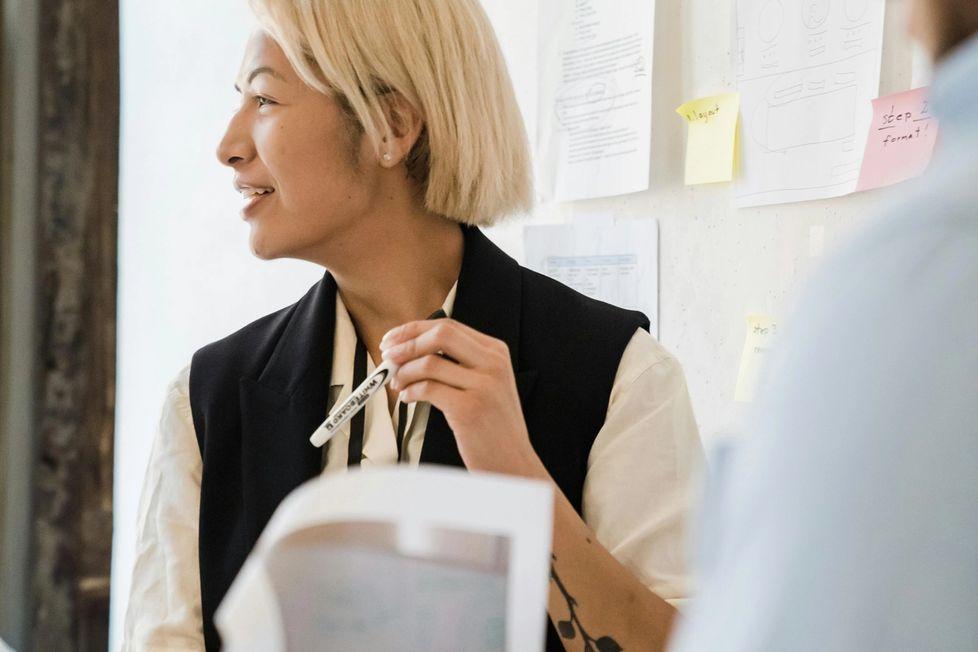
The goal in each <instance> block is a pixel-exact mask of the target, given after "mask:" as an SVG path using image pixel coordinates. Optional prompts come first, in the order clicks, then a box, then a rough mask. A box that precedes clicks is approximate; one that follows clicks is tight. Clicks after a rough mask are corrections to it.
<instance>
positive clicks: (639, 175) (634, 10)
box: [537, 0, 655, 201]
mask: <svg viewBox="0 0 978 652" xmlns="http://www.w3.org/2000/svg"><path fill="white" fill-rule="evenodd" d="M654 20H655V2H654V0H574V1H573V2H568V1H567V0H542V1H541V2H540V13H539V21H540V22H539V33H540V40H539V48H540V49H539V62H540V80H539V88H538V94H539V95H538V97H539V105H538V106H539V109H538V110H539V115H538V129H537V139H538V142H537V163H538V170H537V176H538V179H539V180H540V183H539V187H540V190H541V193H542V194H543V195H544V196H545V197H546V198H547V199H552V200H555V201H570V200H575V199H587V198H591V197H607V196H612V195H621V194H625V193H630V192H638V191H641V190H646V189H647V188H648V187H649V151H650V147H649V137H650V132H651V121H652V31H653V24H654Z"/></svg>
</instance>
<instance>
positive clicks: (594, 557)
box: [533, 465, 676, 652]
mask: <svg viewBox="0 0 978 652" xmlns="http://www.w3.org/2000/svg"><path fill="white" fill-rule="evenodd" d="M533 476H534V477H536V478H538V479H541V480H546V481H548V482H550V483H551V485H552V486H553V487H554V525H553V556H552V565H551V573H550V595H549V599H548V602H547V613H548V614H549V616H550V620H551V621H552V622H553V624H554V627H556V629H557V632H558V633H559V634H560V638H561V642H562V643H563V644H564V648H565V649H566V650H568V651H573V652H579V651H581V650H594V651H595V652H605V651H607V650H642V651H643V652H644V651H646V650H663V649H665V646H666V642H667V640H668V638H669V632H670V631H671V628H672V623H673V619H674V618H675V616H676V610H675V608H673V607H672V605H670V604H669V603H668V602H666V601H665V600H663V599H662V598H660V597H659V596H657V595H656V594H654V593H652V592H651V591H649V589H648V588H646V587H645V585H643V584H642V583H641V582H639V581H638V579H637V578H636V577H635V576H634V575H633V574H632V573H631V571H629V570H628V569H627V568H625V567H624V566H623V565H622V564H621V563H620V562H619V561H618V560H617V559H615V558H614V557H613V556H612V555H611V553H610V552H608V551H607V550H606V549H605V547H604V546H603V545H601V544H600V543H599V542H598V540H597V539H596V538H595V536H594V533H593V532H592V531H591V529H590V528H588V526H587V525H586V524H585V523H584V521H583V520H582V519H581V517H580V516H579V515H578V514H577V512H576V511H575V510H574V508H573V506H571V504H570V502H569V501H568V500H567V498H566V497H565V496H564V494H563V493H562V492H561V491H560V488H559V487H557V485H556V484H555V483H554V482H553V480H552V479H551V477H550V475H549V474H548V473H547V472H546V470H545V469H543V468H542V465H541V466H540V467H539V468H538V469H536V471H535V472H534V473H533Z"/></svg>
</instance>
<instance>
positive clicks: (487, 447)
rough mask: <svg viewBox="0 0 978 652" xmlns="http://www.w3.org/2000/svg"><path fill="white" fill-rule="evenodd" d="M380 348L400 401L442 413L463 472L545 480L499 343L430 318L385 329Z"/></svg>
mask: <svg viewBox="0 0 978 652" xmlns="http://www.w3.org/2000/svg"><path fill="white" fill-rule="evenodd" d="M380 349H381V352H382V354H383V358H384V360H391V361H392V362H394V363H396V364H398V365H400V368H399V369H398V371H397V373H396V374H394V377H393V379H392V380H391V387H392V388H393V389H395V390H398V391H400V392H401V396H400V398H401V400H402V401H404V402H408V403H410V402H414V401H427V402H429V403H431V404H432V405H434V406H435V407H437V408H438V409H439V410H441V411H442V412H443V413H444V414H445V419H446V420H447V421H448V425H449V426H450V427H451V429H452V431H453V432H454V433H455V441H456V443H457V444H458V450H459V453H460V454H461V456H462V460H463V461H464V462H465V466H466V467H467V468H468V469H470V470H479V471H494V472H497V473H508V474H511V475H522V476H527V477H537V478H539V477H541V472H542V473H543V475H544V476H546V470H544V467H543V463H542V462H541V461H540V458H539V457H538V456H537V454H536V452H535V451H534V450H533V446H532V445H531V444H530V437H529V434H528V433H527V430H526V422H525V421H524V420H523V411H522V409H521V408H520V399H519V395H518V394H517V392H516V380H515V378H514V376H513V366H512V364H511V363H510V360H509V347H507V346H506V343H505V342H503V341H501V340H497V339H495V338H493V337H489V336H488V335H484V334H482V333H480V332H478V331H476V330H474V329H472V328H469V327H468V326H465V325H464V324H461V323H459V322H457V321H453V320H451V319H433V320H426V321H413V322H408V323H407V324H404V325H403V326H398V327H397V328H394V329H392V330H391V331H389V332H388V333H387V334H386V335H385V336H384V339H383V340H381V342H380ZM441 354H444V355H441Z"/></svg>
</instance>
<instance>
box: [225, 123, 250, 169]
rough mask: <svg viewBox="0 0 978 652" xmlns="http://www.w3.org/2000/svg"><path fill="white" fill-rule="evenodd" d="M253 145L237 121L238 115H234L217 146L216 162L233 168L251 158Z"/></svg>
mask: <svg viewBox="0 0 978 652" xmlns="http://www.w3.org/2000/svg"><path fill="white" fill-rule="evenodd" d="M253 151H254V145H253V144H252V142H251V139H250V137H249V136H248V134H247V130H246V129H244V128H243V125H242V124H241V121H240V120H239V114H237V113H235V114H234V115H233V116H232V117H231V121H230V122H229V123H228V126H227V129H226V130H225V132H224V136H223V137H222V138H221V142H219V143H218V144H217V152H216V153H217V160H218V161H220V162H221V165H227V166H229V167H234V166H235V165H236V164H238V163H240V162H241V161H246V160H248V159H249V158H250V157H251V156H252V152H253Z"/></svg>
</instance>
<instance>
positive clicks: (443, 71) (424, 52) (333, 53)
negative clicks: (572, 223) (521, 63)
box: [249, 0, 533, 226]
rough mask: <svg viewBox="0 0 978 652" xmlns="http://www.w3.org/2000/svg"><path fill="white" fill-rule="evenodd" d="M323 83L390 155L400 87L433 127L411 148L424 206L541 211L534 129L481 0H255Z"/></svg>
mask: <svg viewBox="0 0 978 652" xmlns="http://www.w3.org/2000/svg"><path fill="white" fill-rule="evenodd" d="M249 3H250V5H251V9H252V11H253V12H254V13H255V16H256V17H257V19H258V21H259V24H260V25H261V27H262V28H263V29H264V30H265V31H266V32H268V34H269V35H270V36H271V37H272V38H274V39H275V41H276V42H277V43H278V44H279V47H281V48H282V51H283V52H284V53H285V55H286V57H287V58H288V60H289V62H290V63H291V64H292V67H293V68H294V69H295V70H296V73H297V74H298V75H299V76H300V78H301V79H302V80H303V81H304V82H305V83H306V84H307V85H309V86H310V87H311V88H313V89H316V90H318V91H319V92H321V93H324V94H327V95H331V96H333V97H335V98H336V99H337V101H338V102H339V104H340V106H341V107H342V108H343V110H344V111H345V112H346V113H347V117H348V118H349V119H351V120H352V125H353V127H354V128H355V129H356V130H357V133H358V134H359V133H365V134H366V135H367V137H368V138H369V139H370V141H371V143H372V145H373V148H374V151H375V152H376V155H377V156H378V158H379V157H380V156H381V144H382V142H383V139H384V138H391V125H390V124H389V123H388V120H387V117H386V116H387V114H386V113H385V111H384V106H385V102H387V103H390V100H391V97H392V96H391V93H398V94H400V96H401V97H403V98H404V100H406V101H407V102H408V103H409V104H410V105H411V106H412V107H414V108H415V109H416V110H417V111H418V112H419V114H420V115H421V116H422V119H423V121H424V126H423V128H422V131H421V134H420V135H419V137H418V140H417V142H416V143H415V145H414V147H413V148H412V150H411V152H410V153H409V154H408V155H407V157H406V158H405V164H406V165H407V168H408V173H409V175H410V176H411V178H412V179H414V180H415V181H416V183H417V186H418V188H417V189H418V192H419V195H423V198H424V207H425V208H426V209H427V210H429V211H432V212H434V213H438V214H441V215H444V216H446V217H448V218H451V219H453V220H455V221H458V222H462V223H465V224H471V225H476V226H489V225H491V224H493V223H495V222H496V221H498V219H499V218H501V217H503V216H506V215H511V214H513V213H518V212H526V211H529V210H530V208H531V207H532V203H533V182H532V164H531V161H530V153H529V146H528V143H527V137H526V130H525V128H524V125H523V119H522V117H521V115H520V111H519V107H518V105H517V103H516V95H515V93H514V91H513V85H512V82H511V81H510V77H509V73H508V72H507V70H506V65H505V62H504V60H503V56H502V52H501V50H500V48H499V43H498V42H497V41H496V36H495V33H494V32H493V29H492V25H491V24H490V22H489V19H488V17H487V16H486V14H485V12H484V10H483V9H482V6H481V5H480V4H479V1H478V0H249Z"/></svg>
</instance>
